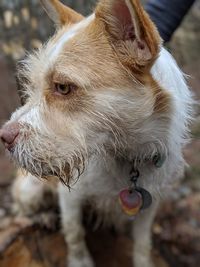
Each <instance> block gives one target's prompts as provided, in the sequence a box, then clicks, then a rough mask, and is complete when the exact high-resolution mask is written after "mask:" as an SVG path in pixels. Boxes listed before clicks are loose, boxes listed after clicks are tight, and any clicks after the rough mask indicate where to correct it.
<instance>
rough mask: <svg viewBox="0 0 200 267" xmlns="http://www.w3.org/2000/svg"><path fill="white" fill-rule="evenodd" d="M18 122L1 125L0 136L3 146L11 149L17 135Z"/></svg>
mask: <svg viewBox="0 0 200 267" xmlns="http://www.w3.org/2000/svg"><path fill="white" fill-rule="evenodd" d="M19 129H20V127H19V123H17V122H12V123H8V124H6V125H5V126H3V127H2V129H1V130H0V138H1V140H2V142H3V143H4V146H5V147H6V148H8V149H11V148H12V147H13V146H14V145H15V141H16V138H17V136H18V135H19Z"/></svg>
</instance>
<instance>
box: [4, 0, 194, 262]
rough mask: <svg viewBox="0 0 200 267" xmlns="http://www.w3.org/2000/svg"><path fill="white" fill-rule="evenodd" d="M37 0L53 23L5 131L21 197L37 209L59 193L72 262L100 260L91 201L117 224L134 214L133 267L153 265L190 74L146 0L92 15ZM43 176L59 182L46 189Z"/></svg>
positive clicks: (125, 0) (116, 1)
mask: <svg viewBox="0 0 200 267" xmlns="http://www.w3.org/2000/svg"><path fill="white" fill-rule="evenodd" d="M41 2H42V4H43V6H44V8H45V10H46V11H47V13H48V14H49V16H50V18H51V19H52V20H53V21H54V23H55V25H56V29H57V30H56V33H55V35H54V36H53V37H52V38H51V39H50V40H49V41H48V42H47V43H46V44H45V45H44V46H43V47H42V48H41V49H39V50H38V51H36V52H34V53H33V54H31V55H29V56H28V58H27V59H25V60H24V61H23V62H22V66H21V67H20V70H19V77H21V83H22V85H23V96H24V98H25V99H26V101H25V104H24V106H22V107H20V108H19V109H18V110H17V111H15V112H14V113H13V114H12V116H11V119H10V121H8V122H7V123H6V124H5V125H4V126H3V127H2V129H1V132H0V136H1V139H2V141H3V142H4V144H5V147H6V148H7V150H9V153H10V155H11V157H12V158H13V159H14V160H15V161H16V162H17V164H18V165H19V166H20V167H21V168H22V169H25V170H26V171H27V172H28V174H27V175H21V174H20V175H19V178H18V179H17V181H16V182H15V184H14V188H13V192H14V197H15V201H16V202H17V203H18V204H19V206H20V207H21V210H22V212H24V213H31V212H35V211H36V210H37V209H38V207H39V206H40V205H41V204H42V203H44V202H45V198H44V193H45V192H46V191H48V190H55V191H56V190H57V191H58V197H59V206H60V209H61V217H62V229H63V234H64V237H65V240H66V242H67V244H68V248H69V255H68V260H67V266H69V267H93V266H94V262H93V260H92V258H91V256H90V253H89V251H88V249H87V246H86V244H85V240H84V236H85V230H84V227H83V226H82V207H83V205H84V204H85V203H90V204H91V205H92V207H93V208H94V209H95V210H96V211H97V213H98V214H100V216H101V218H103V220H104V221H105V222H106V223H111V224H114V225H116V226H117V227H119V228H121V227H122V228H123V226H124V225H125V224H126V222H127V221H130V218H131V219H132V223H131V224H132V233H131V234H132V236H133V240H134V250H133V263H134V266H135V267H141V266H145V267H152V266H153V263H152V260H151V253H150V252H151V226H152V222H153V220H154V217H155V214H156V210H157V207H158V205H159V199H160V195H161V196H164V195H165V194H166V192H167V191H170V186H171V185H173V183H174V182H175V181H177V180H178V179H179V178H180V177H181V176H182V174H183V170H184V166H185V162H184V159H183V152H182V151H183V148H184V146H185V144H186V143H187V142H188V132H189V130H188V129H189V123H190V120H191V116H192V96H191V93H190V91H189V89H188V86H187V84H186V81H185V78H184V75H183V74H182V72H181V71H180V69H179V67H178V66H177V64H176V62H175V60H174V59H173V57H172V56H171V55H170V54H169V53H168V52H167V51H166V50H165V49H164V48H163V46H162V40H161V38H160V35H159V33H158V31H157V29H156V27H155V25H154V24H153V22H152V21H151V20H150V18H149V16H148V15H147V14H146V12H145V11H144V9H143V8H142V6H141V4H140V1H138V0H100V1H99V2H98V4H97V6H96V9H95V11H94V13H93V14H92V15H91V16H89V17H86V18H85V17H83V16H82V15H80V14H78V13H76V12H75V11H74V10H72V9H70V8H69V7H66V6H65V5H63V4H62V3H61V2H59V1H57V0H42V1H41ZM24 176H26V177H25V178H26V179H24ZM38 178H41V179H38ZM43 179H45V180H46V179H47V180H48V179H51V180H55V181H56V183H57V180H59V182H58V185H56V186H53V189H52V188H51V189H50V188H49V186H48V184H46V183H43V182H42V180H43ZM69 188H71V190H68V189H69Z"/></svg>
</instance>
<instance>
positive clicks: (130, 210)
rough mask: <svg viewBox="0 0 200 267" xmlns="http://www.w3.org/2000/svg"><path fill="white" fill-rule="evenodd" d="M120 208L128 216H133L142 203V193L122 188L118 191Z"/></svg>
mask: <svg viewBox="0 0 200 267" xmlns="http://www.w3.org/2000/svg"><path fill="white" fill-rule="evenodd" d="M119 203H120V204H121V207H122V210H123V211H124V212H125V213H126V214H127V215H129V216H135V215H136V214H137V213H138V212H139V211H140V209H141V207H142V205H143V200H142V195H141V194H140V192H138V191H136V190H130V189H123V190H122V191H121V192H120V193H119Z"/></svg>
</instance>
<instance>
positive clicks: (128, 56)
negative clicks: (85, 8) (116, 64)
mask: <svg viewBox="0 0 200 267" xmlns="http://www.w3.org/2000/svg"><path fill="white" fill-rule="evenodd" d="M95 14H96V18H97V19H98V18H99V19H101V20H102V21H103V22H104V24H105V29H106V34H107V36H108V38H109V40H110V41H111V44H112V46H113V48H114V49H115V51H116V53H117V55H118V57H119V58H120V60H121V61H122V63H123V64H126V65H128V66H129V67H131V68H133V67H137V68H138V67H139V68H141V66H143V67H144V66H149V65H150V64H151V63H152V62H153V61H154V60H155V58H156V56H157V55H158V53H159V50H160V46H161V38H160V35H159V33H158V31H157V29H156V27H155V25H154V24H153V22H152V21H151V20H150V18H149V16H148V15H147V13H146V12H145V11H144V9H143V7H142V5H141V4H140V1H139V0H100V2H99V4H98V5H97V8H96V12H95Z"/></svg>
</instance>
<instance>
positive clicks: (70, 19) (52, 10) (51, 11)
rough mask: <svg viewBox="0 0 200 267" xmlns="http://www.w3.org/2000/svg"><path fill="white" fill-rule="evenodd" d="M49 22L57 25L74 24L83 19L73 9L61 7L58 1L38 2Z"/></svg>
mask: <svg viewBox="0 0 200 267" xmlns="http://www.w3.org/2000/svg"><path fill="white" fill-rule="evenodd" d="M40 2H41V4H42V6H43V7H44V9H45V11H46V12H47V14H48V16H49V17H50V19H51V20H53V22H54V23H55V24H56V25H57V26H61V25H65V24H74V23H77V22H79V21H81V20H82V19H83V18H84V17H83V16H82V15H81V14H79V13H77V12H76V11H74V10H73V9H71V8H69V7H67V6H65V5H63V4H62V3H61V2H60V1H59V0H40Z"/></svg>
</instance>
